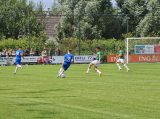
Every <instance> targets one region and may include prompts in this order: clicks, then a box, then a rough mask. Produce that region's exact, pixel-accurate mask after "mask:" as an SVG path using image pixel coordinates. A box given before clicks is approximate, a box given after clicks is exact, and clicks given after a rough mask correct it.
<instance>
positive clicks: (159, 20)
mask: <svg viewBox="0 0 160 119" xmlns="http://www.w3.org/2000/svg"><path fill="white" fill-rule="evenodd" d="M159 9H160V1H159V0H149V1H148V2H147V10H148V11H149V13H148V14H147V15H145V17H144V19H142V20H141V21H140V23H139V25H138V27H137V29H136V30H137V32H138V35H140V36H147V35H148V34H157V33H158V32H160V29H159V26H160V15H159V14H160V10H159ZM154 14H155V15H154Z"/></svg>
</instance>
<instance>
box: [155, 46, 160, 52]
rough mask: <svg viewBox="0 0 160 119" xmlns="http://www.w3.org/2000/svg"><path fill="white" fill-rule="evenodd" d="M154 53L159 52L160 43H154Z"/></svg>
mask: <svg viewBox="0 0 160 119" xmlns="http://www.w3.org/2000/svg"><path fill="white" fill-rule="evenodd" d="M154 53H160V45H154Z"/></svg>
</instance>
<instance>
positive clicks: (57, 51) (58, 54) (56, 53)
mask: <svg viewBox="0 0 160 119" xmlns="http://www.w3.org/2000/svg"><path fill="white" fill-rule="evenodd" d="M60 52H61V51H60V50H59V48H58V47H57V50H56V52H55V56H60Z"/></svg>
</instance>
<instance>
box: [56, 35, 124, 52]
mask: <svg viewBox="0 0 160 119" xmlns="http://www.w3.org/2000/svg"><path fill="white" fill-rule="evenodd" d="M97 46H100V47H101V52H102V53H103V52H104V55H115V54H117V53H118V46H121V47H122V49H123V50H125V42H124V41H121V40H118V41H117V40H116V39H108V40H106V39H94V40H81V46H80V51H81V55H92V54H93V53H95V52H96V50H95V48H96V47H97ZM58 47H59V48H60V50H61V51H62V52H61V53H62V54H65V53H66V51H67V50H68V49H71V50H72V54H74V55H78V54H79V40H78V39H77V38H63V39H62V40H61V42H60V43H59V45H58Z"/></svg>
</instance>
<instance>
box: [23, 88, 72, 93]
mask: <svg viewBox="0 0 160 119" xmlns="http://www.w3.org/2000/svg"><path fill="white" fill-rule="evenodd" d="M52 91H70V90H69V89H49V90H39V91H28V92H21V93H47V92H52Z"/></svg>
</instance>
